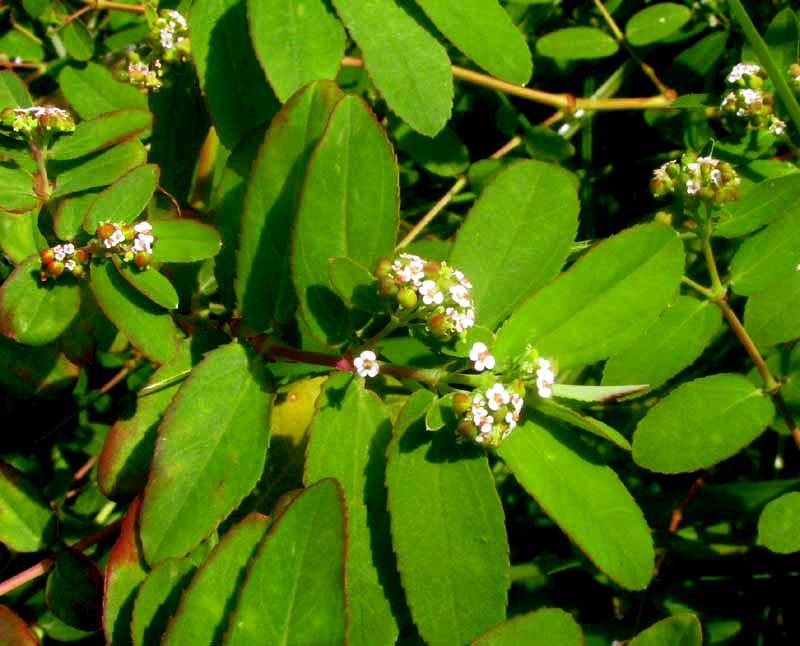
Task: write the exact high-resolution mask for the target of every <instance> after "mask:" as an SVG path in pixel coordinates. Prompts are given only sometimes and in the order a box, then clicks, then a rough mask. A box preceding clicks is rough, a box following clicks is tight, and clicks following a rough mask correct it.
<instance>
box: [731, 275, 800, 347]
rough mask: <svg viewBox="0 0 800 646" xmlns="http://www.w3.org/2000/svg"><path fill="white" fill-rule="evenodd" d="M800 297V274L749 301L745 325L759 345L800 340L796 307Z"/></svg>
mask: <svg viewBox="0 0 800 646" xmlns="http://www.w3.org/2000/svg"><path fill="white" fill-rule="evenodd" d="M798 298H800V272H797V271H795V272H793V273H792V274H791V275H789V276H787V277H786V278H784V279H783V280H782V281H780V282H778V283H775V284H774V285H771V286H770V287H767V288H766V289H765V290H764V291H762V292H759V293H758V294H753V295H752V296H751V297H750V298H748V299H747V304H746V305H745V308H744V325H745V327H746V328H747V331H748V332H749V333H750V336H751V337H752V338H753V341H755V342H756V345H758V346H759V347H762V348H766V347H768V346H771V345H776V344H778V343H783V342H784V341H791V340H792V339H796V338H797V337H800V316H798V315H797V308H795V307H793V306H794V305H795V303H797V299H798Z"/></svg>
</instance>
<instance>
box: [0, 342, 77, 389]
mask: <svg viewBox="0 0 800 646" xmlns="http://www.w3.org/2000/svg"><path fill="white" fill-rule="evenodd" d="M78 372H79V368H78V366H76V365H75V364H74V363H72V362H71V361H70V360H69V359H67V357H66V356H65V355H64V354H63V353H62V352H60V351H59V350H58V348H56V347H55V346H54V345H46V346H41V347H38V348H31V347H28V346H24V345H20V344H19V343H16V342H15V341H12V340H11V339H6V338H5V337H3V336H0V384H2V385H3V386H5V387H6V388H8V389H9V391H10V392H14V391H16V392H22V393H33V394H36V395H43V396H49V395H51V394H52V395H58V394H60V393H61V392H62V391H64V390H68V389H70V388H71V387H72V386H73V385H74V383H75V379H76V378H77V377H78Z"/></svg>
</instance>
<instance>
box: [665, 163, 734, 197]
mask: <svg viewBox="0 0 800 646" xmlns="http://www.w3.org/2000/svg"><path fill="white" fill-rule="evenodd" d="M739 183H740V178H739V175H738V174H737V173H736V171H735V170H733V167H732V166H731V165H730V164H729V163H728V162H725V161H720V160H719V159H714V158H713V157H698V156H697V155H696V154H695V153H692V152H688V153H685V154H684V155H682V156H681V158H680V159H679V160H673V161H670V162H667V163H666V164H664V165H662V166H660V167H659V168H656V170H655V171H654V172H653V178H652V179H651V180H650V188H651V190H652V191H653V195H655V196H656V197H663V196H665V195H670V194H676V195H681V196H684V197H688V198H693V199H702V200H704V201H706V202H708V203H711V202H715V203H717V204H723V203H725V202H729V201H731V200H735V199H736V198H737V197H739Z"/></svg>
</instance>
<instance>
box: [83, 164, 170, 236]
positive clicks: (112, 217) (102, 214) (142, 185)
mask: <svg viewBox="0 0 800 646" xmlns="http://www.w3.org/2000/svg"><path fill="white" fill-rule="evenodd" d="M158 175H159V173H158V166H156V165H155V164H144V165H143V166H139V167H138V168H134V169H133V170H132V171H130V172H129V173H126V174H125V175H123V176H122V177H120V178H119V179H118V180H117V181H116V182H114V183H113V184H112V185H111V186H109V187H108V188H107V189H105V190H104V191H102V192H101V193H100V194H98V195H97V197H96V198H95V200H94V201H93V202H92V204H91V206H90V207H89V209H88V211H87V212H86V215H85V217H84V220H83V228H84V229H85V230H86V232H87V233H89V234H91V235H94V234H95V232H96V231H97V227H98V226H100V224H101V223H102V222H116V223H120V224H130V223H131V222H133V221H134V220H135V219H136V218H137V217H139V215H140V214H141V212H142V211H144V209H145V207H146V206H147V205H148V204H149V203H150V200H151V199H152V197H153V194H154V193H155V192H156V188H157V187H158Z"/></svg>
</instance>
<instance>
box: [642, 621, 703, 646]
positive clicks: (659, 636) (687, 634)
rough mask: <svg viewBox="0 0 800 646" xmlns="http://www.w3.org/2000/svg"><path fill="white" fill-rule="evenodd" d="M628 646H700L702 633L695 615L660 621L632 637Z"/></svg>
mask: <svg viewBox="0 0 800 646" xmlns="http://www.w3.org/2000/svg"><path fill="white" fill-rule="evenodd" d="M628 643H629V644H630V646H702V644H703V632H702V629H701V627H700V622H699V621H698V620H697V617H696V616H695V615H691V614H688V613H686V614H681V615H675V616H674V617H668V618H667V619H662V620H661V621H659V622H658V623H655V624H653V625H652V626H650V628H648V629H647V630H645V631H644V632H641V633H639V634H638V635H637V636H636V637H634V638H633V639H632V640H631V641H630V642H628Z"/></svg>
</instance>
